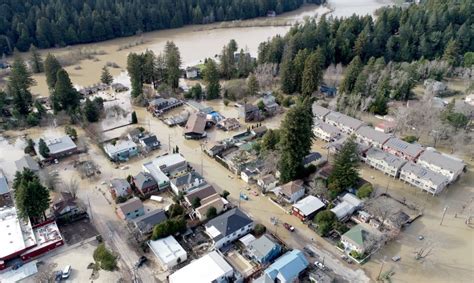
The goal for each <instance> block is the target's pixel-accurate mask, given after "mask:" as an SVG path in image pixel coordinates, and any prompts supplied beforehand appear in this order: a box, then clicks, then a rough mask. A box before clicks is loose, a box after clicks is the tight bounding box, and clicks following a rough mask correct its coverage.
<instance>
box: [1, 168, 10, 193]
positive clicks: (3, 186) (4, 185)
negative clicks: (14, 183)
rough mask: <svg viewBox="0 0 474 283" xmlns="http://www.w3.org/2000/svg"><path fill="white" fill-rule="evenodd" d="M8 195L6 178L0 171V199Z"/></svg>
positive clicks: (8, 188)
mask: <svg viewBox="0 0 474 283" xmlns="http://www.w3.org/2000/svg"><path fill="white" fill-rule="evenodd" d="M9 194H10V187H9V186H8V181H7V177H6V176H5V174H4V173H3V171H1V170H0V198H2V197H6V195H9Z"/></svg>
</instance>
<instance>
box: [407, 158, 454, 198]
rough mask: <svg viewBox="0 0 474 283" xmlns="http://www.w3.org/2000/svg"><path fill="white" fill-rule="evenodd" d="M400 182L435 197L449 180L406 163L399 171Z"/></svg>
mask: <svg viewBox="0 0 474 283" xmlns="http://www.w3.org/2000/svg"><path fill="white" fill-rule="evenodd" d="M400 180H402V181H404V182H406V183H409V184H411V185H413V186H415V187H417V188H419V189H421V190H423V191H425V192H428V193H430V194H432V195H437V194H439V193H440V192H441V191H443V190H444V188H445V187H446V186H447V185H448V184H449V178H448V177H446V176H444V175H441V174H439V173H436V172H434V171H432V170H431V169H428V168H425V167H423V166H421V165H419V164H416V163H414V162H412V161H408V162H407V163H406V164H405V165H404V166H403V167H402V169H401V170H400Z"/></svg>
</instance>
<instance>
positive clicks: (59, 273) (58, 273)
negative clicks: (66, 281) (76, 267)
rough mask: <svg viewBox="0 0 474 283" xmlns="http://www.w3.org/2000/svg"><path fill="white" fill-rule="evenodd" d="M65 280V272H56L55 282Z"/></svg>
mask: <svg viewBox="0 0 474 283" xmlns="http://www.w3.org/2000/svg"><path fill="white" fill-rule="evenodd" d="M62 279H63V272H62V271H61V270H57V271H56V272H54V282H60V281H61V280H62Z"/></svg>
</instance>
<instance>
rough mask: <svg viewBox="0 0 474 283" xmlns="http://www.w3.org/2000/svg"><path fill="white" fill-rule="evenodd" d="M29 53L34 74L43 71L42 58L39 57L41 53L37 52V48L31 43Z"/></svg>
mask: <svg viewBox="0 0 474 283" xmlns="http://www.w3.org/2000/svg"><path fill="white" fill-rule="evenodd" d="M30 53H31V55H30V66H31V71H32V72H33V73H35V74H37V73H41V72H43V71H44V67H43V59H42V58H41V55H40V54H39V53H38V49H36V46H34V45H31V47H30Z"/></svg>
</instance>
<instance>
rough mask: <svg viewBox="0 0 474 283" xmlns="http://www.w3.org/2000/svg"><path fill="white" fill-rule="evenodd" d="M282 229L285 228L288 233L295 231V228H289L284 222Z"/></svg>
mask: <svg viewBox="0 0 474 283" xmlns="http://www.w3.org/2000/svg"><path fill="white" fill-rule="evenodd" d="M283 227H285V228H286V230H288V231H290V232H293V231H295V227H293V226H291V225H290V224H288V223H286V222H285V223H283Z"/></svg>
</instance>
